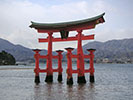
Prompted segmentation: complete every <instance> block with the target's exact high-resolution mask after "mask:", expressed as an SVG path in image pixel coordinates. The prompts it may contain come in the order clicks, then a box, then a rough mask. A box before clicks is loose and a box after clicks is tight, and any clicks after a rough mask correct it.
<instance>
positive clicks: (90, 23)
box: [30, 13, 105, 84]
mask: <svg viewBox="0 0 133 100" xmlns="http://www.w3.org/2000/svg"><path fill="white" fill-rule="evenodd" d="M104 14H105V13H103V14H101V15H99V16H96V17H93V18H88V19H84V20H79V21H72V22H64V23H52V24H50V23H35V22H31V23H32V24H31V25H30V27H31V28H35V29H36V30H37V31H38V33H47V34H48V37H47V38H39V42H40V43H41V42H48V54H47V55H40V54H39V52H40V50H39V49H34V52H35V55H34V57H35V70H34V71H35V83H37V84H38V83H40V78H39V73H44V72H46V73H47V75H46V79H45V82H53V72H58V73H59V75H58V81H59V82H61V81H62V71H63V69H62V52H63V51H62V50H58V51H56V52H57V53H58V55H57V56H53V55H52V42H63V41H75V40H77V41H78V47H77V55H73V54H72V50H73V48H70V47H69V48H65V49H66V50H67V84H73V78H72V73H78V81H77V82H78V83H86V79H85V75H84V74H85V73H88V72H89V73H90V82H94V66H93V60H94V53H93V52H94V51H95V49H87V50H88V51H89V52H90V54H89V55H84V54H83V49H82V40H91V39H94V35H86V36H84V35H83V34H82V31H83V30H86V29H93V28H95V26H96V25H97V24H99V23H103V22H105V21H104V18H103V16H104ZM69 31H77V33H78V34H77V35H76V36H74V37H69V36H68V35H69ZM54 32H60V34H61V37H60V38H54V37H52V34H53V33H54ZM72 58H77V70H73V69H72ZM84 58H89V59H90V68H89V69H85V67H84ZM39 59H47V68H46V69H43V70H42V69H40V68H39ZM52 59H58V68H57V69H53V68H52Z"/></svg>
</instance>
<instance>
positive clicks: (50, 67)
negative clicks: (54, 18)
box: [47, 33, 53, 75]
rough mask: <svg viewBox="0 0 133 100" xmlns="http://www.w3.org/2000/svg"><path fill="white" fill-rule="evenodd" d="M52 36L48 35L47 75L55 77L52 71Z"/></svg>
mask: <svg viewBox="0 0 133 100" xmlns="http://www.w3.org/2000/svg"><path fill="white" fill-rule="evenodd" d="M52 34H53V33H48V55H47V57H48V58H47V75H53V69H52Z"/></svg>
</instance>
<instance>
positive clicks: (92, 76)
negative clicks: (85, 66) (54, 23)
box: [90, 75, 95, 83]
mask: <svg viewBox="0 0 133 100" xmlns="http://www.w3.org/2000/svg"><path fill="white" fill-rule="evenodd" d="M90 82H91V83H94V82H95V78H94V75H90Z"/></svg>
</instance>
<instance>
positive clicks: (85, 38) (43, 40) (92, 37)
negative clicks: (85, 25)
mask: <svg viewBox="0 0 133 100" xmlns="http://www.w3.org/2000/svg"><path fill="white" fill-rule="evenodd" d="M81 38H82V40H93V39H94V34H93V35H87V36H82V37H81ZM38 40H39V42H48V38H47V39H44V38H39V39H38ZM75 40H78V38H77V36H75V37H68V38H67V39H61V38H52V41H53V42H61V41H62V42H63V41H75Z"/></svg>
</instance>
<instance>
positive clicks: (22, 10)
mask: <svg viewBox="0 0 133 100" xmlns="http://www.w3.org/2000/svg"><path fill="white" fill-rule="evenodd" d="M123 9H124V8H123ZM125 11H126V10H125ZM103 12H106V15H105V20H106V22H105V24H102V25H98V26H97V27H96V29H95V30H90V31H85V32H84V34H89V33H95V34H96V39H95V40H100V41H107V40H110V39H119V38H127V37H131V38H133V35H132V32H133V30H131V29H129V28H128V27H126V25H125V24H124V26H125V27H122V28H121V27H120V24H121V23H126V22H125V20H123V18H127V17H128V16H126V17H122V19H121V18H119V19H118V20H116V19H117V18H118V17H120V16H121V15H122V13H119V9H118V7H117V6H114V5H112V4H110V3H108V2H105V1H103V0H95V2H91V4H90V3H89V1H87V0H86V1H85V0H82V1H80V0H79V1H78V2H69V3H66V4H65V3H63V4H59V5H49V6H47V4H44V5H43V6H42V5H40V4H37V3H33V2H30V1H28V0H25V1H23V0H5V1H3V2H2V1H0V14H1V16H0V37H1V38H5V39H7V40H9V41H11V42H13V43H15V44H22V45H24V46H26V47H30V48H43V47H45V48H46V47H47V44H39V43H38V41H37V38H38V37H41V36H42V35H41V34H40V35H39V34H37V32H36V31H35V30H34V29H30V28H29V27H28V26H29V25H30V24H31V23H30V21H36V22H59V21H70V20H78V19H83V18H88V17H92V16H96V15H98V14H101V13H103ZM120 12H122V11H120ZM116 13H119V15H116ZM129 16H130V14H129ZM127 20H128V19H127ZM116 21H117V22H116ZM121 21H123V22H121ZM119 22H120V24H119ZM131 25H132V24H131ZM131 25H130V26H131ZM114 26H115V27H114ZM117 26H118V27H117ZM127 26H128V25H127ZM43 36H44V37H46V35H43ZM56 36H57V35H54V37H56ZM58 36H59V35H58ZM83 43H86V42H83ZM55 44H56V43H55ZM57 44H58V43H57ZM71 44H72V46H74V47H76V45H75V42H72V43H71ZM66 46H69V43H67V44H66V45H65V46H64V45H60V46H55V47H54V49H58V48H60V49H61V48H64V47H66Z"/></svg>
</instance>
